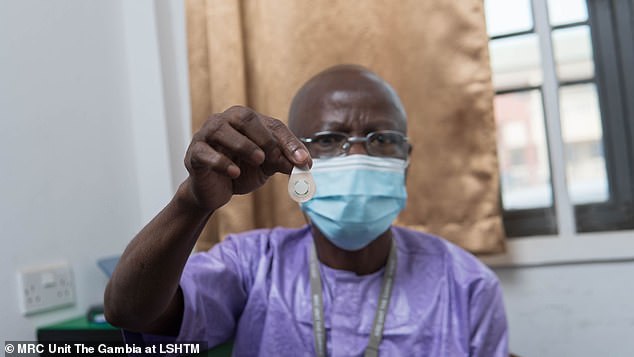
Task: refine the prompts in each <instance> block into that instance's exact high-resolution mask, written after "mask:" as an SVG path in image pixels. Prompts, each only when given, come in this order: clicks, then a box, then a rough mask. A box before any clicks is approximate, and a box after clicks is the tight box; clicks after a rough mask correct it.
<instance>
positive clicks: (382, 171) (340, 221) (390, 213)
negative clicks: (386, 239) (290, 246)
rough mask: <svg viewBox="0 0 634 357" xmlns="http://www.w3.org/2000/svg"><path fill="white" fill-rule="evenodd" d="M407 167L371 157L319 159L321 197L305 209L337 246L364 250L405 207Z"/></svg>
mask: <svg viewBox="0 0 634 357" xmlns="http://www.w3.org/2000/svg"><path fill="white" fill-rule="evenodd" d="M406 167H407V162H406V161H405V160H399V159H392V158H384V157H375V156H367V155H349V156H342V157H334V158H329V159H314V160H313V167H312V170H311V173H312V175H313V178H314V180H315V184H316V186H317V191H316V193H315V196H314V197H313V198H312V199H311V200H310V201H308V202H304V203H302V204H301V208H302V210H303V211H304V212H306V214H307V215H308V217H309V218H310V220H311V221H312V223H313V224H314V225H316V226H317V228H318V229H319V230H320V231H321V232H322V233H323V234H324V235H325V236H326V238H328V239H329V240H330V241H331V242H332V243H333V244H334V245H336V246H337V247H339V248H341V249H345V250H350V251H354V250H359V249H361V248H363V247H365V246H367V245H368V244H370V243H371V242H372V241H373V240H375V239H376V238H378V237H379V235H381V234H382V233H383V232H385V231H386V230H388V229H389V228H390V225H391V224H392V222H393V221H394V219H396V216H397V215H398V214H399V212H401V210H402V209H403V208H404V207H405V201H406V199H407V193H406V192H405V169H406Z"/></svg>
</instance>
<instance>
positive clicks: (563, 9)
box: [548, 0, 588, 26]
mask: <svg viewBox="0 0 634 357" xmlns="http://www.w3.org/2000/svg"><path fill="white" fill-rule="evenodd" d="M548 17H550V24H551V25H553V26H557V25H564V24H570V23H574V22H581V21H586V20H587V19H588V8H587V5H586V0H548Z"/></svg>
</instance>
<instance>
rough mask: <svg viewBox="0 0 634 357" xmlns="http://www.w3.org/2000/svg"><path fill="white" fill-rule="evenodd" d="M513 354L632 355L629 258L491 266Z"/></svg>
mask: <svg viewBox="0 0 634 357" xmlns="http://www.w3.org/2000/svg"><path fill="white" fill-rule="evenodd" d="M495 272H496V273H497V274H498V276H499V277H500V280H501V282H502V287H503V289H504V297H505V303H506V310H507V315H508V319H509V325H510V336H511V339H510V345H511V350H512V352H513V353H515V354H518V355H520V356H523V357H526V356H528V357H532V356H534V357H563V356H575V357H596V356H609V357H631V356H634V262H631V261H630V262H612V263H591V264H566V265H560V266H542V267H525V268H504V269H496V270H495Z"/></svg>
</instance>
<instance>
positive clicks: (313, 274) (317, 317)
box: [310, 239, 396, 357]
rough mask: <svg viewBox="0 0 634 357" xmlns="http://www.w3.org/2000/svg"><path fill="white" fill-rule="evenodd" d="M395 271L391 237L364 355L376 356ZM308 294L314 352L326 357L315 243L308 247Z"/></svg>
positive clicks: (322, 306) (322, 308)
mask: <svg viewBox="0 0 634 357" xmlns="http://www.w3.org/2000/svg"><path fill="white" fill-rule="evenodd" d="M395 272H396V242H395V241H394V239H392V246H391V248H390V257H389V258H388V260H387V265H386V267H385V274H384V275H383V284H382V286H381V295H380V296H379V302H378V305H377V309H376V315H375V316H374V324H373V325H372V331H370V341H368V347H366V349H365V355H364V356H365V357H377V356H378V355H379V345H380V344H381V338H383V326H384V325H385V316H386V315H387V308H388V306H389V304H390V295H392V285H393V284H394V274H395ZM310 295H311V300H312V306H313V333H314V335H315V353H316V354H317V356H318V357H326V329H325V327H324V302H323V297H322V286H321V273H320V272H319V262H318V260H317V252H316V250H315V245H314V244H313V245H311V249H310Z"/></svg>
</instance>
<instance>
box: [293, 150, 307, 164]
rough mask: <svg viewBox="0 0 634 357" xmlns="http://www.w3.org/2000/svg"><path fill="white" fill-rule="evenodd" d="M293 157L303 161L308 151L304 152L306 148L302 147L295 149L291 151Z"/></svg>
mask: <svg viewBox="0 0 634 357" xmlns="http://www.w3.org/2000/svg"><path fill="white" fill-rule="evenodd" d="M293 158H294V159H295V160H297V161H298V162H304V161H306V159H308V152H306V150H304V149H297V150H295V152H294V153H293Z"/></svg>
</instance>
